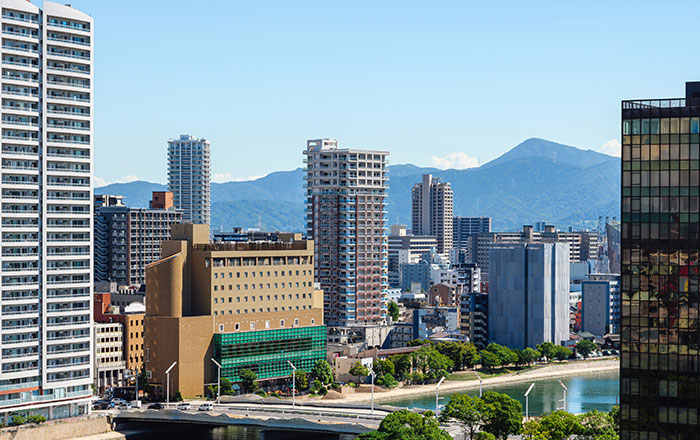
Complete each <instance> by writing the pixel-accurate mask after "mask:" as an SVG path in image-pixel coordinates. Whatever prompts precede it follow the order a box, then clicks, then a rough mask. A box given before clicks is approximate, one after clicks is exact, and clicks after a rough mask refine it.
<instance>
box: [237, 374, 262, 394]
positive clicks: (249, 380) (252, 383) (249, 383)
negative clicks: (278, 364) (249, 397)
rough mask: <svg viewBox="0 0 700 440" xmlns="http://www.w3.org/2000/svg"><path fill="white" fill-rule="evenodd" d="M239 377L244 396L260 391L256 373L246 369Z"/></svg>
mask: <svg viewBox="0 0 700 440" xmlns="http://www.w3.org/2000/svg"><path fill="white" fill-rule="evenodd" d="M238 377H240V378H241V390H243V393H244V394H248V393H254V392H256V391H258V388H259V387H258V375H257V374H255V371H253V370H249V369H247V368H246V369H244V370H241V371H240V372H239V373H238Z"/></svg>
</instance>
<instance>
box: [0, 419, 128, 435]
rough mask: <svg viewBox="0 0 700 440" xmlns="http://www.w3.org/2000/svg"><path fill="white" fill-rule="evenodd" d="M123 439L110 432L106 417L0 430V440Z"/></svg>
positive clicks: (59, 421)
mask: <svg viewBox="0 0 700 440" xmlns="http://www.w3.org/2000/svg"><path fill="white" fill-rule="evenodd" d="M125 438H126V437H125V436H124V435H123V434H120V433H118V432H114V431H112V427H111V426H110V422H109V420H108V419H107V417H106V416H87V417H80V418H72V419H65V420H49V421H48V422H45V423H42V424H40V425H34V424H27V425H21V426H11V427H7V428H3V429H1V430H0V440H39V439H51V440H65V439H80V440H123V439H125Z"/></svg>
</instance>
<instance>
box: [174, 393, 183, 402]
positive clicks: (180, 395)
mask: <svg viewBox="0 0 700 440" xmlns="http://www.w3.org/2000/svg"><path fill="white" fill-rule="evenodd" d="M173 400H174V401H175V402H182V393H181V392H180V390H177V391H175V398H174V399H173Z"/></svg>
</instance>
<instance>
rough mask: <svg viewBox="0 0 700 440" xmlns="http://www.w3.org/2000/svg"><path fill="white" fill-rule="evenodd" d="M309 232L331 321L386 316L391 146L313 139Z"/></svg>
mask: <svg viewBox="0 0 700 440" xmlns="http://www.w3.org/2000/svg"><path fill="white" fill-rule="evenodd" d="M304 154H305V155H306V163H307V173H306V187H307V193H306V209H307V232H308V236H309V237H310V238H313V239H314V241H315V246H316V247H315V255H316V262H315V268H316V274H315V275H316V280H317V281H318V282H319V283H320V284H321V288H322V289H323V291H324V315H325V320H326V323H327V324H328V325H334V326H352V325H371V324H380V323H383V322H385V321H386V307H387V306H386V289H387V287H388V277H387V260H388V256H387V250H388V242H387V235H386V222H387V218H386V216H387V212H386V197H387V181H388V176H387V169H386V157H387V156H388V155H389V153H388V152H386V151H371V150H355V149H347V148H343V149H341V148H338V142H337V141H336V140H335V139H317V140H309V141H308V142H307V146H306V150H305V151H304Z"/></svg>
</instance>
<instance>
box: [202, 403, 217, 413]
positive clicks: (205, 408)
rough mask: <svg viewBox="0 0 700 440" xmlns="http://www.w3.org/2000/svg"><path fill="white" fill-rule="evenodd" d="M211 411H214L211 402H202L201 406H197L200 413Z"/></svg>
mask: <svg viewBox="0 0 700 440" xmlns="http://www.w3.org/2000/svg"><path fill="white" fill-rule="evenodd" d="M213 409H214V404H213V403H211V402H204V403H203V404H201V405H199V410H200V411H211V410H213Z"/></svg>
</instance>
